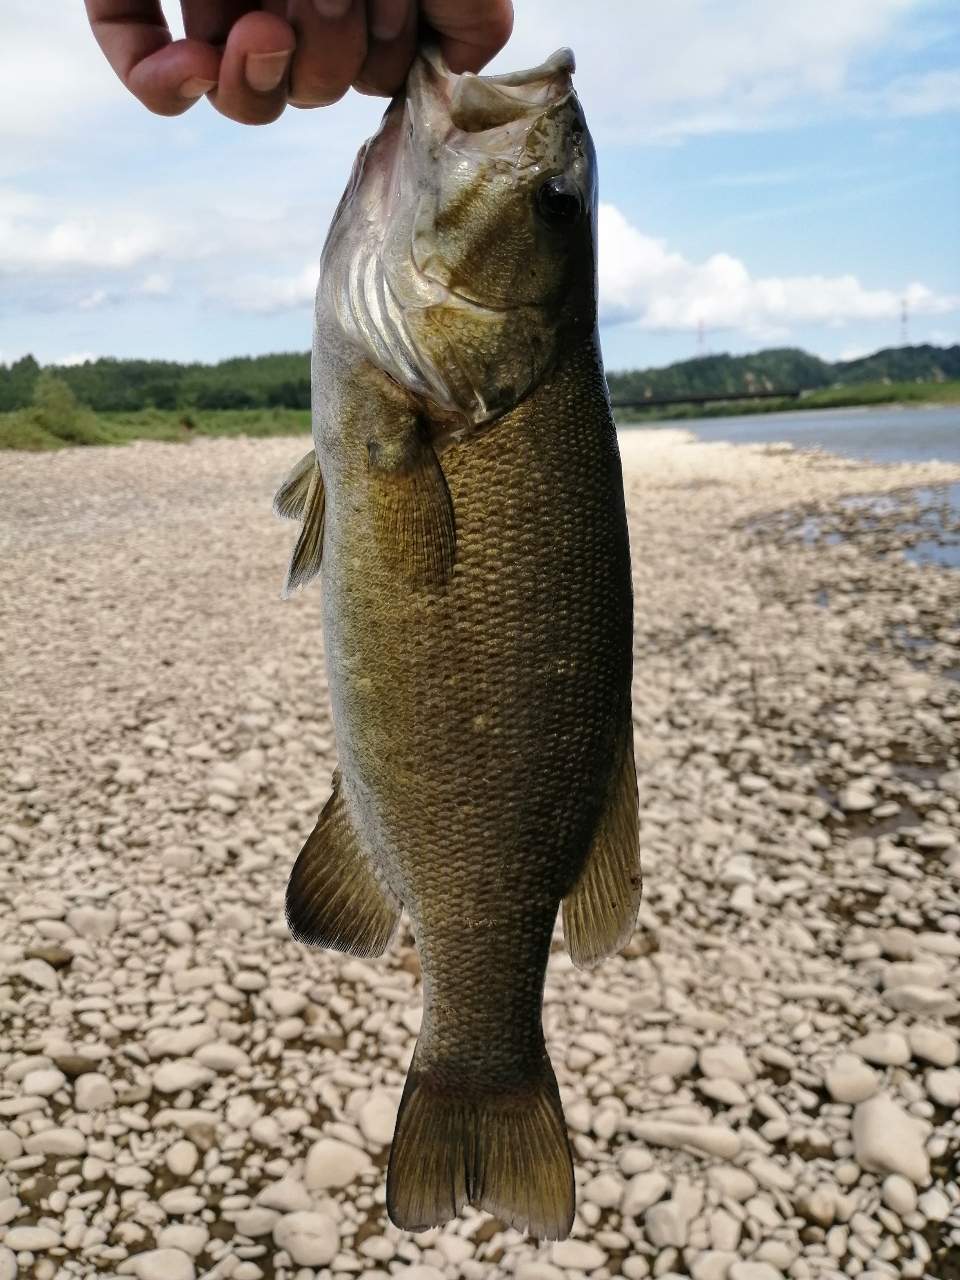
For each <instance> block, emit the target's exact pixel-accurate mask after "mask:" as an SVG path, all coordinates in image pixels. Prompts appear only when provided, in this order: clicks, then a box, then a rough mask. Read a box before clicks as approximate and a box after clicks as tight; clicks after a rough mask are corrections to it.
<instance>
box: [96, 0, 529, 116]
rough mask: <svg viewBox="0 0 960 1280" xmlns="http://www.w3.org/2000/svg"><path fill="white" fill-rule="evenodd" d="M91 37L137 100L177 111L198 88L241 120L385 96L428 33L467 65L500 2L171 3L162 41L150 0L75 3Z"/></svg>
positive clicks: (503, 9) (494, 24)
mask: <svg viewBox="0 0 960 1280" xmlns="http://www.w3.org/2000/svg"><path fill="white" fill-rule="evenodd" d="M84 2H85V4H86V7H87V17H88V18H89V21H90V26H91V28H92V29H93V34H94V35H95V36H96V39H97V43H98V44H99V45H100V48H101V49H102V50H103V52H104V53H105V54H106V56H107V59H108V61H109V62H110V65H111V66H112V67H113V69H114V71H116V73H117V75H118V76H119V77H120V79H121V80H122V81H123V83H124V84H125V85H126V86H127V88H128V89H129V90H130V92H131V93H132V94H134V96H135V97H137V98H139V99H140V101H141V102H142V103H143V105H144V106H145V107H148V108H149V109H150V110H151V111H153V112H156V114H157V115H162V116H177V115H180V114H182V112H184V111H186V110H188V108H190V107H191V106H193V104H194V102H196V101H197V99H198V98H201V97H203V96H204V95H206V96H207V97H208V98H209V99H210V101H211V102H212V103H213V105H214V106H215V107H216V109H217V110H218V111H220V112H221V113H222V114H223V115H225V116H229V118H230V119H231V120H237V121H239V122H240V123H241V124H268V123H269V122H270V121H271V120H276V118H277V117H278V116H279V115H280V114H281V112H282V111H283V109H284V107H285V106H286V105H287V103H288V102H289V103H292V104H293V106H296V107H321V106H326V105H327V104H328V103H331V102H336V101H337V99H338V98H341V97H343V95H344V94H345V93H346V91H347V90H348V89H349V88H350V86H351V85H353V86H354V88H356V89H358V90H359V91H360V92H361V93H371V94H382V95H385V96H389V95H390V94H392V93H395V92H396V90H397V89H399V87H400V85H401V84H402V83H403V80H404V77H405V76H406V74H407V70H408V68H409V66H410V63H411V62H412V61H413V57H414V54H415V52H416V46H417V34H418V23H419V22H421V21H422V22H423V23H425V24H426V25H427V26H429V27H431V28H433V30H434V31H435V32H436V34H437V36H438V38H439V41H440V46H441V48H442V49H443V52H444V54H445V56H446V58H447V61H448V62H449V64H450V67H451V69H452V70H454V71H479V70H480V68H481V67H482V66H483V65H484V64H485V63H486V62H488V61H489V60H490V59H491V58H492V57H493V56H494V54H495V53H498V52H499V51H500V49H502V48H503V46H504V45H505V44H506V42H507V39H508V38H509V35H510V31H511V27H512V25H513V6H512V3H511V0H262V4H261V5H257V4H255V3H253V2H252V0H181V8H182V10H183V26H184V31H185V32H186V39H184V40H174V39H173V37H172V36H171V34H170V31H169V28H168V27H167V22H166V19H165V18H164V16H163V10H162V8H161V4H160V0H84Z"/></svg>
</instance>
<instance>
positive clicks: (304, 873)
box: [286, 773, 400, 956]
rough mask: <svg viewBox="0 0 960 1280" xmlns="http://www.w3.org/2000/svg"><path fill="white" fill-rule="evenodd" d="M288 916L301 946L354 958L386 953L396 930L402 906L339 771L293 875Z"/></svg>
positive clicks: (290, 885)
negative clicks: (376, 865) (372, 856)
mask: <svg viewBox="0 0 960 1280" xmlns="http://www.w3.org/2000/svg"><path fill="white" fill-rule="evenodd" d="M286 912H287V924H288V925H289V927H290V932H291V933H292V934H293V936H294V937H295V938H296V939H297V941H298V942H306V943H308V944H309V945H310V946H312V947H332V948H333V950H334V951H346V952H347V953H348V954H350V955H354V956H381V955H383V953H384V951H386V949H387V947H388V946H389V945H390V940H391V939H392V938H393V935H394V933H395V932H396V929H397V924H398V923H399V920H400V906H399V904H398V903H397V901H396V899H395V898H394V897H393V895H392V894H391V893H390V892H389V891H388V890H386V889H385V888H383V886H382V885H381V884H380V882H379V880H378V879H377V877H376V876H375V875H374V872H373V868H372V867H371V865H370V862H369V859H368V858H367V856H366V854H365V853H364V852H363V849H362V848H361V847H360V841H359V838H358V837H357V833H356V830H355V829H354V826H353V823H352V822H351V820H350V815H349V814H348V813H347V809H346V806H345V805H344V802H343V793H342V791H341V786H340V774H339V773H335V774H334V775H333V794H332V795H331V797H330V799H329V800H328V801H327V803H326V804H325V805H324V806H323V812H322V813H321V814H320V817H319V818H318V819H317V825H316V826H315V827H314V829H313V832H312V834H311V835H310V836H309V838H308V839H307V842H306V844H305V845H304V846H303V848H302V849H301V850H300V856H299V857H298V858H297V861H296V862H295V863H294V867H293V871H292V872H291V873H290V880H289V881H288V883H287V898H286Z"/></svg>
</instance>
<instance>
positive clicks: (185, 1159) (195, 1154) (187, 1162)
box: [165, 1138, 200, 1178]
mask: <svg viewBox="0 0 960 1280" xmlns="http://www.w3.org/2000/svg"><path fill="white" fill-rule="evenodd" d="M165 1159H166V1164H167V1168H168V1169H169V1170H170V1172H171V1173H172V1174H173V1175H174V1176H175V1177H177V1178H189V1177H190V1175H191V1173H193V1171H194V1169H196V1167H197V1163H198V1162H199V1160H200V1152H199V1151H198V1150H197V1148H196V1147H195V1146H194V1145H193V1143H192V1142H190V1141H189V1140H188V1139H187V1138H181V1139H180V1140H179V1141H177V1142H175V1143H174V1144H173V1146H172V1147H169V1148H168V1150H167V1154H166V1157H165Z"/></svg>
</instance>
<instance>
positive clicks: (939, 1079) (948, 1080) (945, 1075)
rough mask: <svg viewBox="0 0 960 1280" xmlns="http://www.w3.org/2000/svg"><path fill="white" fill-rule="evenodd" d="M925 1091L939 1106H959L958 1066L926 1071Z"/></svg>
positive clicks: (959, 1075) (959, 1074)
mask: <svg viewBox="0 0 960 1280" xmlns="http://www.w3.org/2000/svg"><path fill="white" fill-rule="evenodd" d="M926 1085H927V1093H928V1094H929V1095H930V1097H931V1098H932V1099H933V1100H934V1102H937V1103H939V1104H940V1106H941V1107H960V1068H958V1067H948V1068H947V1069H946V1071H928V1072H927V1079H926Z"/></svg>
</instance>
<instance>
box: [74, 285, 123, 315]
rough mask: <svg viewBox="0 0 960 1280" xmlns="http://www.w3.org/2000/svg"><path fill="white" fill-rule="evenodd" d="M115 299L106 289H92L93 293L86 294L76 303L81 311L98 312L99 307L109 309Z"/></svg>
mask: <svg viewBox="0 0 960 1280" xmlns="http://www.w3.org/2000/svg"><path fill="white" fill-rule="evenodd" d="M115 301H116V299H115V298H112V297H111V296H110V294H109V293H107V291H106V289H94V291H93V293H88V294H87V295H86V297H84V298H81V299H80V301H79V302H78V303H77V306H78V308H79V309H80V310H81V311H99V310H100V308H101V307H109V306H110V304H111V302H115Z"/></svg>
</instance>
